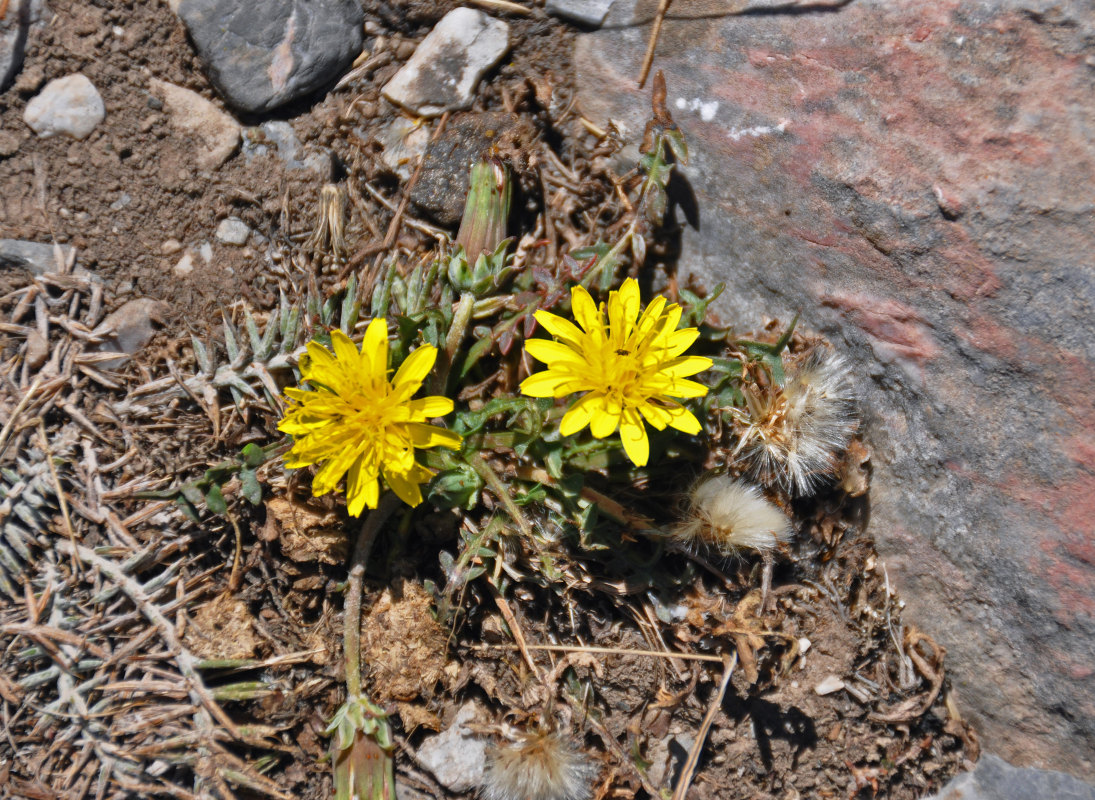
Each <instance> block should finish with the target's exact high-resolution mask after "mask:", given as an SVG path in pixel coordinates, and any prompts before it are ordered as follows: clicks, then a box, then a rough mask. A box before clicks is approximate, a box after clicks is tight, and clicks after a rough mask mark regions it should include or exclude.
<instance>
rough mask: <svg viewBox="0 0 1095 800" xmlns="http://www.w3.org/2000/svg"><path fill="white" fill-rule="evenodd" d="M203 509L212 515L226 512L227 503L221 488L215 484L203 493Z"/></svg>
mask: <svg viewBox="0 0 1095 800" xmlns="http://www.w3.org/2000/svg"><path fill="white" fill-rule="evenodd" d="M205 507H206V508H208V509H209V510H210V511H212V512H213V513H214V514H224V513H225V512H226V511H228V503H227V502H225V500H224V494H223V493H222V492H221V487H219V486H218V485H217V484H215V483H214V484H213V485H212V486H210V487H209V489H208V490H207V491H206V492H205Z"/></svg>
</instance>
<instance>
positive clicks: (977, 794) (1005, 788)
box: [924, 753, 1095, 800]
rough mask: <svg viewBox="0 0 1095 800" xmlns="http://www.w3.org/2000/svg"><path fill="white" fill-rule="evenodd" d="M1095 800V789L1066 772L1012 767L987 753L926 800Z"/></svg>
mask: <svg viewBox="0 0 1095 800" xmlns="http://www.w3.org/2000/svg"><path fill="white" fill-rule="evenodd" d="M1033 798H1053V800H1095V786H1091V785H1090V784H1087V783H1084V782H1083V781H1080V780H1078V779H1076V778H1073V777H1072V776H1071V775H1066V774H1065V773H1063V772H1052V771H1050V770H1045V769H1032V768H1026V767H1013V766H1011V764H1009V763H1008V762H1006V761H1004V760H1003V759H1002V758H999V757H997V756H994V755H992V753H985V754H984V755H983V756H981V760H980V761H978V762H977V767H976V768H975V769H974V770H973V772H965V773H963V774H961V775H956V776H955V777H954V778H952V779H951V781H950V783H948V784H947V785H946V786H944V787H943V788H942V789H941V790H940V791H939V793H938V794H934V795H932V796H931V797H927V798H925V799H924V800H1033Z"/></svg>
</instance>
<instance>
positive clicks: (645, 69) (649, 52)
mask: <svg viewBox="0 0 1095 800" xmlns="http://www.w3.org/2000/svg"><path fill="white" fill-rule="evenodd" d="M671 2H673V0H661V2H659V3H658V13H657V14H655V15H654V26H653V27H652V28H651V29H650V38H649V39H647V42H646V54H645V55H644V56H643V66H642V69H641V70H639V88H640V89H641V88H643V86H644V85H645V84H646V79H647V77H648V76H649V75H650V66H651V65H652V64H653V63H654V48H655V47H657V46H658V36H659V35H661V32H662V23H663V22H664V21H665V14H666V12H667V11H669V4H670V3H671Z"/></svg>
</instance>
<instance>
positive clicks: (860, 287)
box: [575, 0, 1095, 780]
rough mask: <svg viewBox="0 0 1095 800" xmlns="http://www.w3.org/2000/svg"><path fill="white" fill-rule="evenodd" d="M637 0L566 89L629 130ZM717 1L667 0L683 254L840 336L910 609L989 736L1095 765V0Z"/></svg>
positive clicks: (779, 309) (748, 305) (637, 115)
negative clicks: (749, 7)
mask: <svg viewBox="0 0 1095 800" xmlns="http://www.w3.org/2000/svg"><path fill="white" fill-rule="evenodd" d="M653 5H654V4H653V3H649V2H648V3H643V4H642V7H643V9H644V13H643V15H642V16H641V17H639V18H638V19H637V18H635V16H633V14H632V9H633V8H634V6H635V2H623V0H619V2H617V3H616V4H615V6H614V8H613V11H612V13H611V14H610V15H609V18H608V20H606V23H605V26H604V28H603V29H602V30H601V31H598V32H593V33H587V34H582V35H581V36H580V37H579V39H578V41H577V44H576V54H575V64H576V68H577V76H578V82H579V84H580V88H579V98H580V103H581V107H582V110H583V112H584V113H585V114H586V116H588V117H589V118H590V119H593V120H595V121H599V122H604V121H605V120H606V119H607V118H614V119H616V120H618V121H619V122H620V123H621V124H622V125H623V126H624V127H625V128H626V129H627V131H628V133H629V134H630V135H631V136H632V137H634V138H635V139H636V140H637V139H638V138H639V137H640V136H641V132H642V126H643V123H644V120H645V115H646V114H647V113H648V109H649V101H648V99H647V98H648V96H649V95H648V92H640V91H638V90H637V89H636V83H635V81H636V77H637V75H638V72H639V66H640V64H641V61H642V56H643V51H644V49H645V45H646V39H647V35H648V33H649V25H645V24H644V25H640V24H637V23H638V22H639V21H642V20H645V21H648V20H649V18H650V15H649V11H650V8H651V7H653ZM724 7H725V3H724V2H722V0H695V2H693V3H691V4H680V8H679V9H678V8H677V5H676V4H675V5H674V6H673V12H674V14H673V15H671V16H670V18H669V19H667V21H666V23H665V27H664V28H663V30H662V33H661V38H660V41H659V43H658V48H657V57H656V59H655V68H656V69H662V70H664V71H665V76H666V81H667V84H668V87H669V106H670V109H671V111H672V112H673V113H674V115H675V116H676V119H677V121H678V123H679V124H680V125H681V127H682V128H683V129H684V131H685V133H686V136H687V138H688V142H689V146H690V148H691V151H692V155H693V160H692V162H691V164H690V165H689V166H688V168H687V169H686V170H685V174H686V175H687V178H688V180H689V181H690V182H691V185H692V188H693V190H694V192H695V194H696V197H697V200H698V205H699V209H700V220H699V230H698V231H697V230H692V229H688V230H686V231H685V234H684V241H683V255H682V257H681V269H682V271H684V272H688V271H693V272H696V273H698V274H699V275H700V276H702V278H703V279H704V281H705V282H706V283H707V284H708V285H709V286H711V285H713V284H714V283H715V282H716V281H720V280H721V281H726V282H727V283H728V284H729V291H727V292H726V293H725V294H724V295H723V298H724V301H723V304H722V306H721V310H722V312H723V313H724V314H725V315H727V316H729V318H731V319H732V320H733V321H735V322H736V323H738V324H739V325H740V326H741V328H743V329H748V328H751V327H754V326H756V325H757V324H758V323H759V322H760V321H761V317H762V315H765V314H772V315H779V316H780V317H782V318H783V319H784V320H785V321H787V320H790V318H791V316H792V315H793V314H794V313H795V312H797V311H801V312H802V314H803V318H804V321H805V322H806V324H807V325H809V326H810V327H812V328H814V329H817V330H821V331H822V332H824V333H825V334H826V335H827V336H829V337H830V338H831V339H832V340H833V341H834V342H835V343H836V344H837V345H838V346H839V347H840V348H842V349H843V350H845V351H847V352H848V353H849V354H850V355H851V356H852V357H853V358H854V361H855V363H856V364H857V365H858V368H857V372H858V374H857V376H856V378H857V382H858V384H859V387H860V389H861V391H862V393H863V396H864V400H865V402H864V408H865V411H866V415H867V426H866V430H867V431H868V435H869V437H870V440H871V443H872V444H873V447H874V454H875V458H874V468H875V472H874V478H873V482H872V491H871V496H870V500H871V511H872V517H873V518H872V520H871V529H872V530H873V532H874V536H875V537H876V539H877V540H878V544H879V548H880V550H881V551H882V553H883V555H884V557H885V558H886V563H887V566H888V568H889V571H890V572H889V574H890V575H891V576H896V579H897V583H898V585H899V588H900V590H901V593H902V597H903V598H904V599H905V600H906V601H907V603H908V615H907V619H909V620H910V621H914V622H916V623H917V624H918V625H920V626H921V627H922V628H924V629H926V630H927V631H929V632H930V633H931V634H932V635H933V636H934V637H935V638H937V640H938V641H939V642H940V643H941V644H943V645H945V646H946V647H947V651H948V652H947V665H948V673H949V675H950V677H951V679H952V680H953V682H954V686H955V689H956V696H957V699H958V701H959V704H960V707H961V708H962V709H963V711H964V713H965V714H966V715H967V717H968V718H969V719H970V720H971V721H972V722H973V723H974V724H975V726H976V727H977V728H978V729H979V730H980V732H981V733H982V735H983V738H984V742H985V744H986V747H987V749H989V750H992V751H995V752H997V753H999V754H1001V755H1003V756H1004V757H1005V758H1007V759H1008V760H1009V761H1012V762H1014V763H1018V764H1024V765H1041V766H1047V767H1052V768H1055V769H1059V770H1063V771H1066V772H1069V773H1072V774H1075V775H1079V776H1083V777H1085V778H1087V779H1089V780H1090V779H1092V778H1095V527H1093V526H1095V467H1093V464H1095V403H1093V397H1095V337H1093V336H1092V334H1091V320H1092V312H1093V308H1095V271H1093V260H1095V256H1093V253H1095V190H1093V189H1092V187H1095V136H1092V131H1093V130H1095V102H1093V101H1092V98H1093V97H1095V13H1093V8H1092V3H1091V2H1090V1H1089V0H1076V2H1068V0H1063V1H1062V0H1058V1H1057V2H1050V0H1026V2H1024V0H984V2H976V3H974V2H964V1H962V0H939V2H935V3H930V4H925V3H921V2H916V1H915V0H860V2H856V3H851V4H848V5H845V6H843V7H841V8H839V9H827V10H821V11H815V12H813V13H808V12H800V13H793V14H782V13H778V12H777V11H775V10H773V11H772V12H769V13H764V14H750V15H746V16H727V15H726V14H725V13H722V11H720V9H724ZM683 16H689V17H694V18H693V19H683V18H681V17H683Z"/></svg>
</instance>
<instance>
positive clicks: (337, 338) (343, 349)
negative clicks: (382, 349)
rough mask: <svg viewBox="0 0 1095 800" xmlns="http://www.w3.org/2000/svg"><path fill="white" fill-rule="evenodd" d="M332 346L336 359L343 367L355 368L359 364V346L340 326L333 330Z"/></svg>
mask: <svg viewBox="0 0 1095 800" xmlns="http://www.w3.org/2000/svg"><path fill="white" fill-rule="evenodd" d="M331 346H332V347H333V348H334V352H335V359H337V360H338V362H339V364H340V365H341V366H342V368H343V369H353V368H354V367H355V366H356V365H357V357H358V351H357V346H356V345H355V344H354V343H353V342H352V341H350V337H349V336H347V335H346V334H344V333H343V332H342V331H340V330H339V329H338V328H335V329H334V330H333V331H331Z"/></svg>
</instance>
